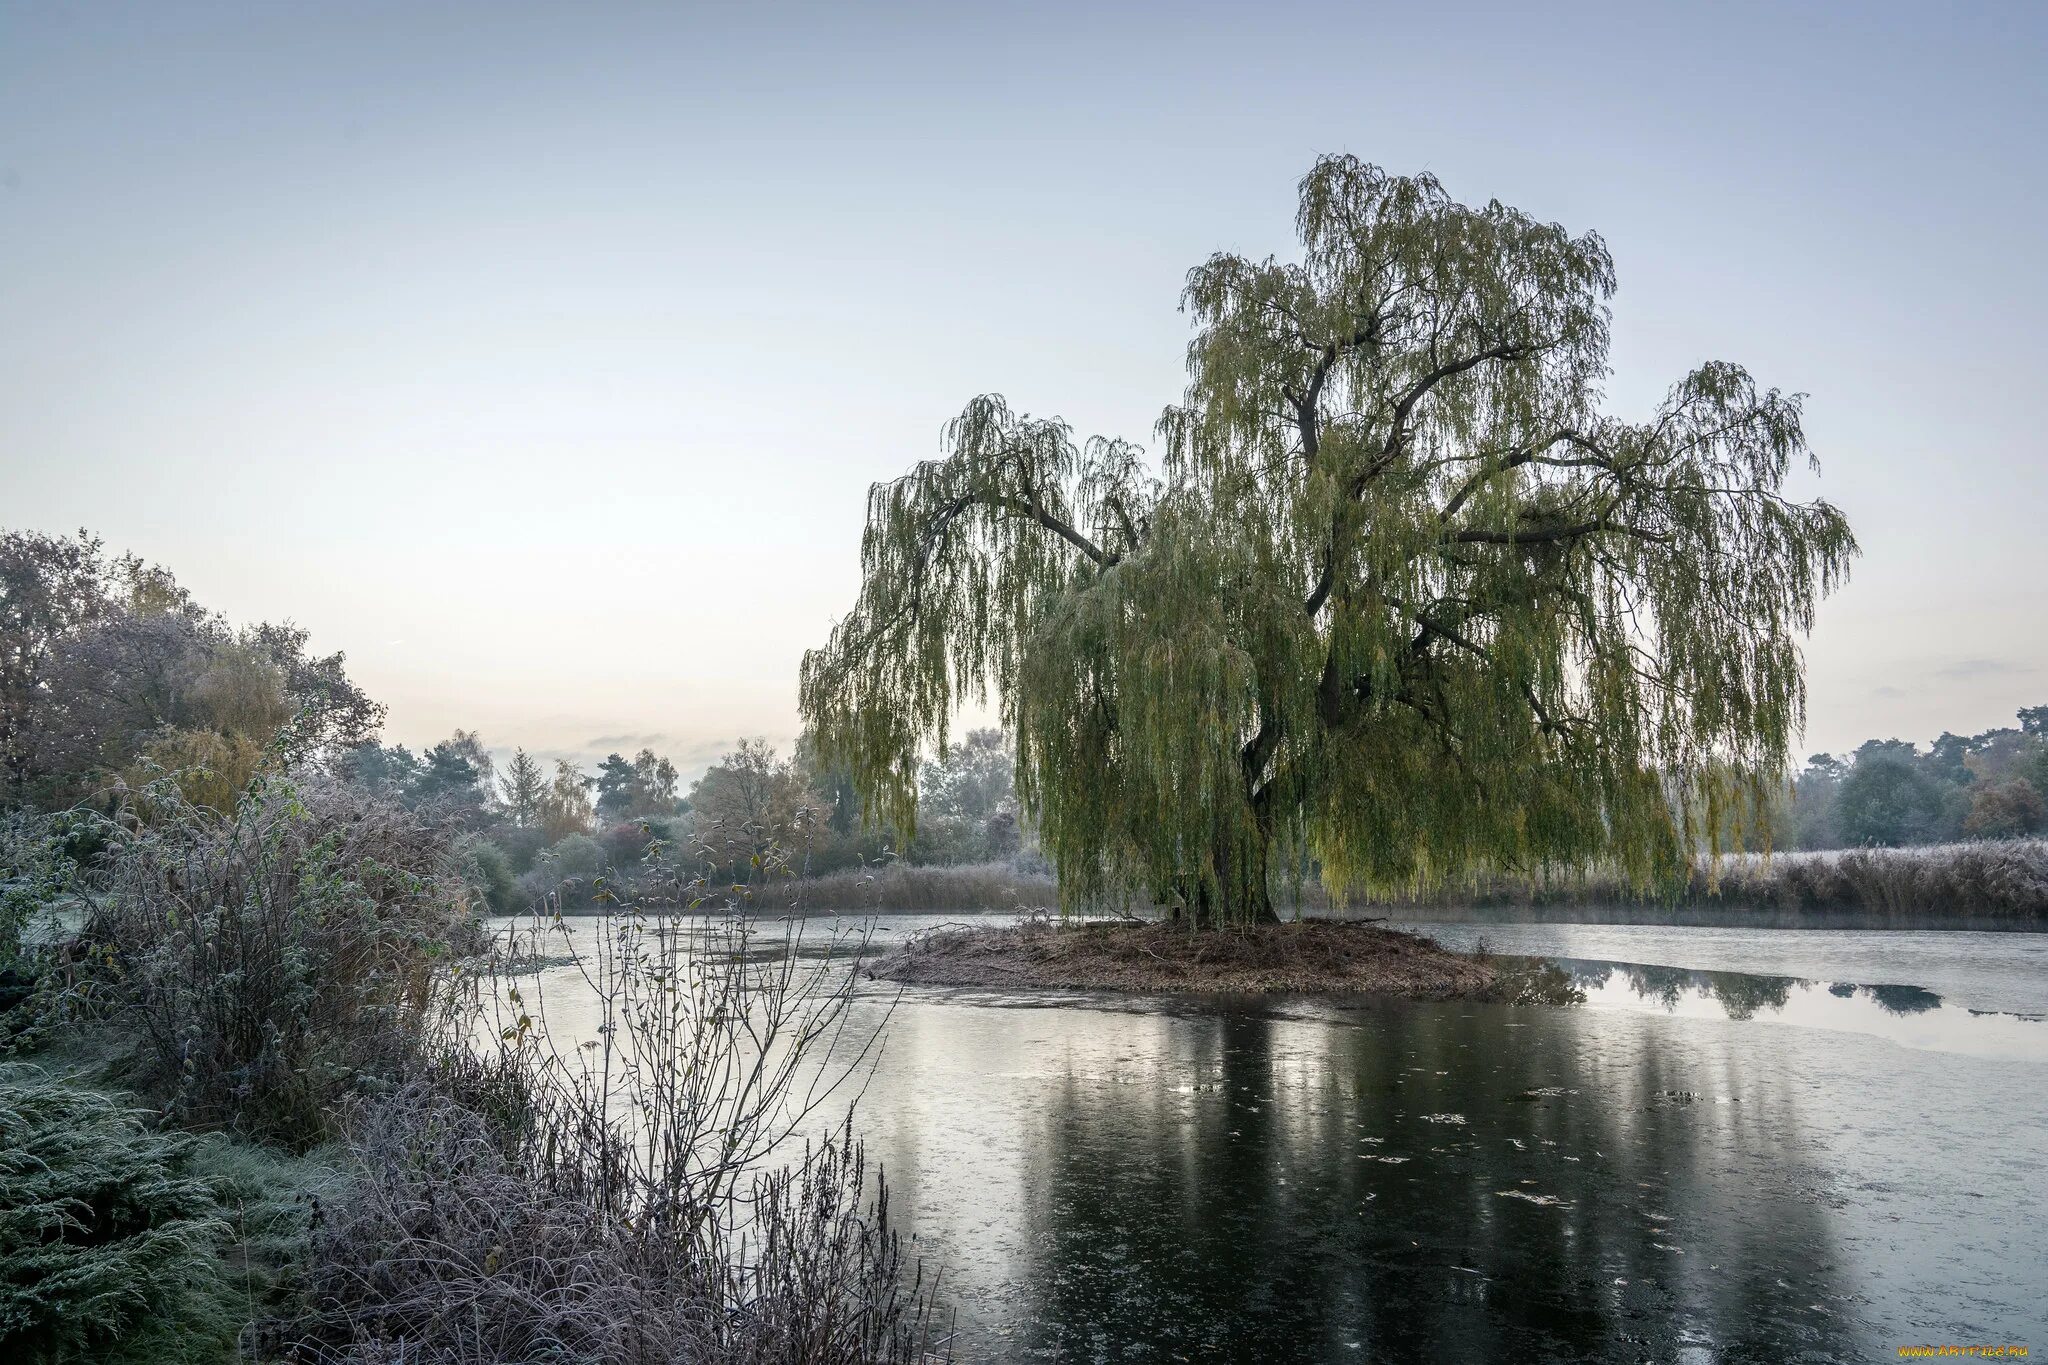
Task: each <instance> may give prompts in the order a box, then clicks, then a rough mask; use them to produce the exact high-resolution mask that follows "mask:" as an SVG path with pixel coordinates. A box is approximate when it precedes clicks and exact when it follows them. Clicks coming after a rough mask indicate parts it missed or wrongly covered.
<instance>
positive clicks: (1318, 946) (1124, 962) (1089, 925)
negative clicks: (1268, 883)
mask: <svg viewBox="0 0 2048 1365" xmlns="http://www.w3.org/2000/svg"><path fill="white" fill-rule="evenodd" d="M867 974H868V975H869V976H870V977H871V978H873V979H876V980H880V981H896V982H901V983H904V984H906V985H921V986H994V987H1005V988H1011V989H1022V990H1103V991H1131V992H1136V993H1144V994H1178V993H1199V994H1204V995H1266V994H1276V993H1285V994H1299V995H1323V996H1330V995H1340V996H1351V995H1383V996H1399V997H1402V998H1404V999H1409V1000H1498V1001H1510V1002H1515V1003H1524V1002H1544V1003H1554V1004H1570V1003H1575V1002H1576V1000H1577V999H1578V998H1579V997H1578V996H1577V993H1576V992H1574V991H1572V990H1571V988H1570V983H1569V982H1568V981H1566V980H1565V979H1564V977H1563V974H1562V973H1559V972H1558V971H1557V970H1556V969H1555V968H1554V967H1547V966H1545V965H1541V964H1535V963H1530V962H1526V961H1524V960H1522V959H1519V958H1509V957H1496V956H1493V955H1491V954H1485V953H1459V952H1453V951H1452V950H1450V949H1449V948H1446V947H1444V946H1443V945H1441V944H1439V943H1437V942H1435V941H1434V940H1432V939H1428V938H1424V937H1422V936H1421V935H1419V934H1410V933H1404V932H1402V931H1400V930H1398V929H1388V928H1383V927H1381V926H1380V925H1377V924H1361V923H1345V922H1342V921H1337V920H1298V921H1294V922H1291V923H1277V924H1271V923H1269V924H1258V925H1248V926H1244V927H1241V928H1233V929H1229V930H1225V931H1219V932H1203V933H1191V932H1189V930H1188V929H1187V928H1186V927H1185V926H1183V925H1176V924H1173V923H1170V922H1167V921H1158V920H1149V921H1148V920H1075V921H1069V922H1066V923H1061V922H1060V921H1057V920H1051V919H1029V920H1025V921H1024V922H1022V923H1019V924H994V925H972V924H949V925H944V926H941V927H940V928H938V929H935V930H932V931H930V932H927V933H924V934H920V935H918V936H917V937H915V938H913V939H912V940H911V941H910V942H909V943H907V944H905V945H904V946H903V947H901V948H898V949H895V950H894V951H892V952H889V953H886V954H884V955H883V956H881V957H879V958H877V959H876V960H875V961H874V962H873V963H872V964H870V965H869V967H868V968H867Z"/></svg>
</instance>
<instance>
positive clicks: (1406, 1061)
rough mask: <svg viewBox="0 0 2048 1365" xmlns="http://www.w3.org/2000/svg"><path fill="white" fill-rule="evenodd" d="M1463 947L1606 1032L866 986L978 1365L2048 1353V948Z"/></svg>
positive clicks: (1506, 943) (926, 1234) (1530, 1016)
mask: <svg viewBox="0 0 2048 1365" xmlns="http://www.w3.org/2000/svg"><path fill="white" fill-rule="evenodd" d="M942 918H944V917H940V916H907V915H904V916H889V917H884V918H883V919H881V920H879V921H878V922H877V931H876V932H877V937H878V939H879V940H880V941H882V942H884V943H886V942H893V941H895V940H898V939H900V938H901V937H902V936H903V935H904V934H906V933H909V932H912V931H915V930H916V929H918V928H921V927H924V926H926V925H929V924H931V923H936V922H938V921H939V920H941V919H942ZM1425 927H1426V928H1428V930H1429V931H1430V932H1433V933H1436V934H1438V935H1440V936H1441V937H1442V938H1443V939H1445V940H1446V941H1447V942H1450V943H1452V944H1454V945H1458V946H1467V945H1469V944H1470V943H1471V942H1473V941H1474V940H1475V939H1476V938H1477V937H1479V936H1480V935H1484V936H1485V937H1486V938H1487V939H1488V941H1489V944H1490V946H1491V947H1492V948H1493V949H1494V950H1495V951H1499V952H1513V953H1529V954H1537V955H1542V956H1546V957H1551V958H1554V959H1557V960H1559V961H1560V962H1561V964H1562V965H1563V966H1564V967H1565V969H1566V970H1567V971H1568V972H1569V973H1570V974H1571V975H1572V976H1573V978H1574V980H1575V981H1577V982H1578V983H1579V984H1580V986H1581V987H1582V988H1583V989H1584V990H1585V991H1586V992H1587V997H1588V998H1587V1002H1586V1004H1585V1005H1582V1006H1578V1007H1572V1008H1558V1007H1548V1006H1527V1007H1521V1008H1516V1007H1509V1006H1492V1005H1474V1004H1469V1003H1447V1004H1427V1003H1417V1002H1407V1001H1370V1002H1361V1003H1348V1004H1333V1003H1330V1002H1326V1001H1313V1000H1295V999H1261V1000H1256V1001H1243V1000H1237V1001H1230V1000H1164V999H1144V998H1130V997H1118V996H1109V995H1095V994H1086V993H1062V994H1059V995H1056V996H1015V995H1006V994H1003V993H1000V992H993V991H986V990H937V989H918V988H910V989H905V990H903V991H902V992H901V993H900V995H899V993H898V990H897V988H896V987H894V986H889V987H886V988H885V987H881V986H879V985H872V986H870V987H867V988H866V989H865V991H864V994H863V997H862V999H861V1000H860V1002H859V1003H858V1004H857V1005H856V1006H855V1010H856V1014H857V1016H858V1017H859V1019H860V1020H861V1021H864V1022H866V1023H869V1024H872V1025H874V1026H876V1027H882V1028H885V1030H886V1033H885V1038H884V1044H883V1047H882V1049H881V1051H880V1054H879V1056H878V1058H877V1059H876V1060H875V1062H874V1064H873V1070H872V1074H871V1075H870V1077H869V1078H868V1081H867V1085H866V1090H865V1092H864V1094H863V1096H862V1097H861V1100H860V1107H859V1112H858V1118H857V1128H858V1130H859V1132H860V1134H861V1135H862V1136H863V1138H864V1139H865V1140H866V1143H867V1147H868V1152H869V1155H870V1158H871V1159H878V1160H879V1161H880V1162H881V1163H882V1164H883V1166H884V1167H885V1168H886V1171H887V1174H888V1181H889V1188H890V1193H891V1198H892V1212H893V1216H894V1218H895V1220H896V1221H897V1223H898V1225H899V1226H900V1227H901V1228H903V1229H904V1230H905V1232H906V1235H907V1236H908V1238H909V1240H910V1242H911V1249H912V1251H913V1253H914V1254H915V1255H916V1256H919V1257H921V1258H922V1259H923V1262H924V1265H925V1267H926V1269H927V1271H928V1272H929V1271H931V1270H934V1269H936V1270H938V1271H939V1272H940V1273H941V1274H942V1277H943V1278H942V1286H943V1289H942V1298H943V1302H944V1305H945V1308H946V1311H947V1313H948V1315H949V1317H950V1319H951V1322H952V1325H953V1326H954V1327H955V1328H957V1331H958V1336H957V1338H956V1340H955V1351H956V1355H957V1357H958V1358H959V1359H961V1360H983V1361H1002V1362H1009V1361H1038V1360H1058V1361H1105V1362H1107V1361H1155V1360H1156V1361H1177V1360H1235V1359H1248V1358H1252V1359H1260V1360H1268V1361H1274V1362H1280V1361H1290V1362H1291V1361H1297V1360H1302V1361H1316V1360H1328V1361H1347V1360H1392V1359H1450V1360H1479V1359H1495V1360H1515V1361H1520V1360H1613V1361H1641V1360H1657V1361H1686V1362H1697V1363H1698V1365H1706V1363H1707V1362H1715V1361H1752V1360H1754V1361H1782V1360H1798V1359H1810V1360H1861V1359H1874V1358H1877V1357H1879V1356H1883V1357H1889V1358H1896V1356H1897V1348H1898V1347H1899V1346H1901V1345H1920V1344H1934V1345H1940V1344H1944V1343H1956V1344H1984V1343H2018V1344H2030V1345H2033V1346H2035V1347H2036V1348H2040V1347H2042V1346H2044V1345H2048V1294H2044V1289H2048V1244H2044V1241H2043V1239H2042V1238H2041V1236H2040V1215H2041V1210H2042V1209H2043V1208H2044V1207H2048V1084H2044V1082H2048V1022H2044V1020H2043V1018H2042V1017H2041V1016H2042V1015H2044V1014H2048V971H2044V970H2043V968H2044V967H2048V952H2044V948H2048V938H2044V937H2042V936H2038V935H2029V934H1968V933H1940V932H1926V933H1922V932H1915V933H1898V934H1890V935H1887V934H1855V935H1843V934H1838V933H1819V934H1801V933H1797V932H1796V931H1784V930H1721V929H1691V928H1656V927H1647V926H1606V925H1603V926H1571V925H1559V924H1543V925H1505V924H1503V925H1470V924H1461V925H1454V926H1453V925H1445V926H1425ZM575 932H576V933H577V934H578V936H579V937H581V936H583V935H586V934H591V933H594V932H595V926H594V924H591V923H589V922H585V923H583V924H579V925H577V926H576V930H575ZM821 932H822V931H819V930H815V929H814V930H813V931H812V938H813V941H814V942H816V941H817V940H818V938H819V937H821ZM572 976H573V974H569V973H561V972H550V973H548V974H547V982H548V984H547V987H546V989H547V991H548V994H549V995H550V996H551V997H552V998H553V1000H554V1001H555V1006H554V1007H553V1009H552V1010H551V1012H552V1013H553V1014H554V1017H555V1018H556V1019H557V1020H558V1024H557V1026H558V1027H564V1026H567V1027H573V1026H574V1025H573V1022H571V1021H572V1018H573V1011H568V1012H566V1013H565V1012H564V1010H563V1007H564V1006H566V1005H567V1004H568V1000H567V998H566V997H567V996H568V995H569V994H570V993H572V992H573V990H574V989H575V983H574V981H573V980H572Z"/></svg>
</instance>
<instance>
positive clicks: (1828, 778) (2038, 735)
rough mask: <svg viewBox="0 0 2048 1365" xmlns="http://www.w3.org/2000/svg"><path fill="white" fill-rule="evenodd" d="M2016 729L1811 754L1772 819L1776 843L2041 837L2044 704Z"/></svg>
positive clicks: (2046, 786)
mask: <svg viewBox="0 0 2048 1365" xmlns="http://www.w3.org/2000/svg"><path fill="white" fill-rule="evenodd" d="M2017 719H2018V721H2019V724H2018V725H2016V726H2005V727H2001V728H1998V729H1992V730H1986V731H1984V732H1983V733H1982V734H1975V735H1958V734H1953V733H1950V732H1946V731H1945V732H1943V734H1942V736H1941V737H1940V738H1939V739H1937V740H1935V741H1934V742H1933V743H1932V744H1930V745H1929V746H1927V747H1926V748H1925V749H1922V748H1921V747H1920V746H1918V745H1917V744H1914V743H1912V742H1911V741H1909V740H1900V739H1873V740H1868V741H1866V742H1864V743H1863V744H1860V745H1858V746H1857V747H1856V749H1855V750H1854V751H1852V752H1850V753H1848V754H1843V755H1839V756H1838V755H1835V754H1815V755H1813V757H1812V758H1810V759H1809V760H1808V761H1807V764H1806V767H1805V769H1804V770H1803V771H1801V772H1800V773H1799V775H1798V776H1797V777H1796V778H1795V779H1794V780H1793V782H1792V784H1791V788H1790V790H1789V792H1788V793H1787V798H1786V800H1785V802H1784V803H1783V805H1782V807H1781V808H1780V810H1779V813H1778V820H1777V834H1778V840H1779V842H1780V844H1781V845H1783V846H1786V847H1792V848H1806V849H1819V848H1860V847H1885V848H1896V847H1902V846H1905V845H1910V844H1937V843H1945V842H1948V841H1950V840H1955V839H2009V838H2018V837H2024V836H2028V835H2038V834H2043V833H2048V705H2044V706H2029V707H2025V708H2023V709H2022V710H2021V711H2020V712H2019V713H2018V717H2017Z"/></svg>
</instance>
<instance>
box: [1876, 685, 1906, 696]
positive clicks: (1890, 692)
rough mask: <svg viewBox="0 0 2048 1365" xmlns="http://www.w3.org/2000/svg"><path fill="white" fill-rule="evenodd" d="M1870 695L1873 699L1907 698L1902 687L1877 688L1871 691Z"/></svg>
mask: <svg viewBox="0 0 2048 1365" xmlns="http://www.w3.org/2000/svg"><path fill="white" fill-rule="evenodd" d="M1870 695H1871V696H1873V697H1903V696H1907V695H1908V693H1907V691H1906V689H1905V688H1903V687H1877V688H1872V689H1871V692H1870Z"/></svg>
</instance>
